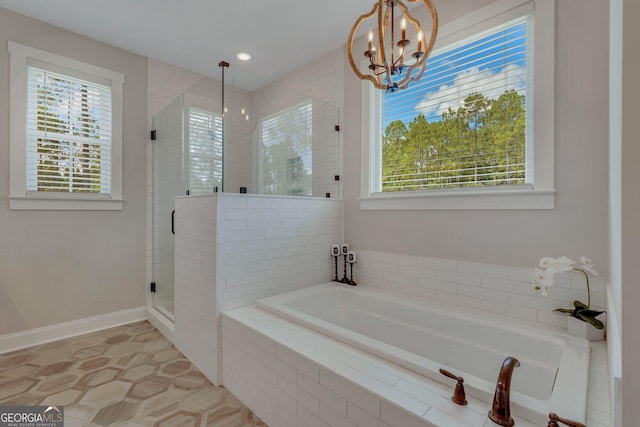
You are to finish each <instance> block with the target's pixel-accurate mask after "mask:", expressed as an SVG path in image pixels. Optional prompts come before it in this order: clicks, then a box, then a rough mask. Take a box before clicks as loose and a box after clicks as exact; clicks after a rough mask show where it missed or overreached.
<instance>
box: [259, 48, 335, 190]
mask: <svg viewBox="0 0 640 427" xmlns="http://www.w3.org/2000/svg"><path fill="white" fill-rule="evenodd" d="M344 55H345V53H344V48H340V49H337V50H335V51H333V52H330V53H329V54H327V55H325V56H323V57H321V58H319V59H317V60H316V61H314V62H312V63H311V64H309V65H307V66H305V67H302V68H300V69H298V70H295V71H294V72H292V73H291V74H289V75H287V76H285V77H284V78H282V79H280V80H278V81H276V82H275V83H273V84H270V85H267V86H265V87H263V88H261V89H258V90H256V91H254V92H253V93H252V110H253V114H254V115H255V116H256V117H268V116H271V115H273V114H276V113H278V112H280V111H282V110H285V109H287V108H290V107H292V106H294V105H297V104H300V103H302V102H303V100H304V99H305V97H311V98H313V100H314V103H313V107H312V108H313V122H314V129H313V143H314V145H313V153H312V162H313V166H312V170H313V184H312V185H313V187H312V192H313V195H314V197H324V196H325V194H326V193H330V194H331V197H332V198H339V197H342V181H339V182H336V181H334V175H341V174H342V148H341V147H342V143H343V138H342V133H341V132H338V133H337V134H336V131H335V130H334V126H335V125H341V124H343V123H344ZM317 101H320V102H317ZM255 143H256V144H257V143H258V141H255ZM254 162H256V164H257V162H258V153H257V150H254ZM256 170H257V169H256ZM252 185H253V188H256V189H257V188H258V175H257V174H254V176H253V181H252Z"/></svg>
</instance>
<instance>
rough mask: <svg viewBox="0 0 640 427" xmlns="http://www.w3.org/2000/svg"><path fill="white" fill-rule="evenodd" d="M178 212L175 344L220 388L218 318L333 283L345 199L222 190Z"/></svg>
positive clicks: (179, 203)
mask: <svg viewBox="0 0 640 427" xmlns="http://www.w3.org/2000/svg"><path fill="white" fill-rule="evenodd" d="M175 209H176V217H175V219H176V220H175V232H176V237H175V277H176V286H175V297H176V301H175V328H176V333H175V344H176V346H177V347H178V348H179V349H180V350H181V351H182V352H183V353H184V354H185V355H186V356H187V357H188V358H189V359H190V360H191V361H193V363H194V364H195V365H196V366H197V367H198V368H199V369H200V370H202V371H203V372H204V373H205V375H207V377H208V378H209V379H211V381H212V382H214V383H215V384H219V383H220V380H219V365H218V358H219V356H218V355H219V345H220V342H219V340H218V335H217V334H218V315H219V313H220V312H222V311H224V310H228V309H232V308H237V307H241V306H245V305H249V304H253V303H255V302H256V301H258V300H259V299H261V298H265V297H268V296H273V295H276V294H280V293H283V292H287V291H291V290H295V289H301V288H304V287H307V286H312V285H317V284H320V283H323V282H327V281H329V280H331V278H332V277H333V269H332V268H333V267H332V263H331V257H330V254H329V248H330V246H331V244H332V243H336V242H342V239H343V235H344V234H343V229H342V227H343V226H342V224H343V222H344V221H343V212H344V208H343V202H342V201H341V200H337V199H320V198H318V199H309V198H300V197H276V196H259V195H252V194H242V195H241V194H227V193H218V194H208V195H201V196H189V197H179V198H176V200H175ZM283 351H286V350H283ZM279 356H280V357H285V356H282V355H279ZM289 357H290V358H291V360H293V359H295V357H296V356H295V354H289ZM292 363H293V362H292ZM300 363H302V362H300ZM298 367H299V368H300V370H302V371H303V372H304V373H305V374H306V375H308V376H309V377H311V378H314V375H313V373H312V372H307V371H304V369H303V368H302V367H301V366H298ZM315 378H316V379H317V373H316V374H315Z"/></svg>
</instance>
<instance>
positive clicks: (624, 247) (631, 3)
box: [611, 0, 640, 426]
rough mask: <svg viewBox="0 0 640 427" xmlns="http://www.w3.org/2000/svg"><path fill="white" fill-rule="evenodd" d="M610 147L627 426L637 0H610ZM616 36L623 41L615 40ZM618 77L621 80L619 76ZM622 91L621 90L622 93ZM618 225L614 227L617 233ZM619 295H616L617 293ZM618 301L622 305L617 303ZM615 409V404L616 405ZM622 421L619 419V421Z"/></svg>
mask: <svg viewBox="0 0 640 427" xmlns="http://www.w3.org/2000/svg"><path fill="white" fill-rule="evenodd" d="M612 11H613V12H614V16H615V18H614V19H613V20H612V32H611V36H612V42H613V43H612V56H611V58H612V68H611V69H612V82H611V83H612V88H614V87H616V86H617V87H618V90H612V111H613V112H619V113H620V115H619V116H616V115H613V114H612V121H611V123H612V130H613V132H612V139H611V144H612V153H613V152H615V151H617V150H619V151H618V152H619V154H620V156H619V157H617V158H615V160H616V161H617V164H615V163H613V164H612V165H611V168H612V171H611V173H612V176H613V175H618V179H619V183H620V185H619V186H618V188H613V189H612V196H613V197H612V202H613V203H616V202H618V200H616V198H617V197H619V201H620V204H619V206H617V207H616V206H613V209H612V211H611V213H612V218H611V228H612V235H613V236H612V237H613V238H612V240H611V242H612V244H611V246H612V248H611V251H612V262H611V264H612V268H614V267H613V266H615V269H616V271H615V275H613V274H612V276H614V277H615V279H616V280H615V281H613V285H614V287H615V288H616V299H621V301H620V302H618V301H617V302H618V304H619V306H618V310H622V313H621V314H622V378H623V380H622V404H623V411H622V416H623V420H622V421H623V423H624V425H625V426H632V425H637V423H638V420H639V419H640V407H638V402H639V401H640V367H639V366H638V360H640V333H638V330H640V315H639V314H638V305H639V304H640V286H639V284H638V259H640V220H639V216H638V215H639V212H640V191H639V190H638V183H639V182H640V173H639V172H638V162H639V161H640V138H639V137H638V117H639V116H640V106H639V105H638V99H639V98H640V83H638V77H639V76H640V50H639V46H638V40H640V28H639V27H638V25H637V20H638V18H640V3H639V2H638V1H637V0H612ZM615 41H618V42H622V43H621V44H617V45H616V44H615ZM620 78H621V80H620ZM620 95H621V96H620ZM616 230H617V233H616ZM619 295H620V296H619ZM620 306H621V307H620ZM616 409H618V408H616ZM621 425H622V424H621Z"/></svg>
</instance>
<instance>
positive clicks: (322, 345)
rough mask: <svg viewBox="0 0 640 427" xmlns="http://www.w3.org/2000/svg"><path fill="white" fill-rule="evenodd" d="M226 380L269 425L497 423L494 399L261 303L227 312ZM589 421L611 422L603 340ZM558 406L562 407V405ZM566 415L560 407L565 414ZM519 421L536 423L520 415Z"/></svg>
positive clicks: (525, 425)
mask: <svg viewBox="0 0 640 427" xmlns="http://www.w3.org/2000/svg"><path fill="white" fill-rule="evenodd" d="M222 339H223V382H224V386H225V387H226V388H227V389H228V390H229V391H231V392H232V393H233V394H234V395H235V396H236V397H238V398H239V399H240V400H241V401H242V402H243V403H244V404H245V405H247V406H248V407H249V408H251V409H252V410H253V411H254V412H256V414H257V415H259V416H260V417H261V418H262V419H263V420H264V421H265V422H266V423H267V424H268V425H269V426H270V427H328V426H332V427H356V426H357V427H389V426H391V427H425V426H428V427H433V426H439V427H469V426H473V427H495V426H496V425H495V424H493V423H492V422H491V421H489V420H488V418H487V411H488V410H489V407H490V404H488V403H486V402H483V401H480V400H478V399H477V398H475V397H472V396H467V400H468V401H469V404H468V405H467V406H465V407H462V406H459V405H455V404H454V403H453V402H451V399H450V398H451V394H452V391H453V387H454V385H453V383H451V384H448V385H443V384H441V383H439V382H436V381H433V380H431V379H429V378H427V377H424V376H421V375H418V374H416V373H414V372H411V371H409V370H407V369H404V368H401V367H399V366H397V365H395V364H392V363H390V362H388V361H386V360H384V359H380V358H377V357H375V356H372V355H371V354H368V353H366V352H364V351H362V350H359V349H356V348H354V347H351V346H348V345H346V344H343V343H341V342H339V341H337V340H334V339H332V338H330V337H327V336H325V335H323V334H320V333H318V332H315V331H312V330H310V329H308V328H305V327H303V326H301V325H298V324H295V323H293V322H290V321H288V320H286V319H284V318H282V317H279V316H276V315H274V314H271V313H269V312H266V311H264V310H261V309H259V308H257V307H255V306H254V307H245V308H241V309H237V310H233V311H230V312H226V313H223V315H222ZM591 346H592V358H591V359H592V361H591V375H590V381H589V388H588V390H589V391H588V394H589V406H588V410H587V425H588V426H589V427H609V426H610V425H611V424H610V423H609V421H608V419H609V414H610V412H609V406H608V387H607V379H606V372H607V365H606V348H605V346H604V343H592V344H591ZM558 412H559V413H560V412H561V411H560V410H558ZM561 415H562V414H561ZM514 418H515V421H516V426H518V427H539V426H540V425H546V423H544V424H533V423H531V422H529V421H526V420H523V419H521V418H519V417H518V416H515V417H514Z"/></svg>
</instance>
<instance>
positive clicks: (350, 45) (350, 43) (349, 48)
mask: <svg viewBox="0 0 640 427" xmlns="http://www.w3.org/2000/svg"><path fill="white" fill-rule="evenodd" d="M380 3H381V2H377V3H375V4H374V5H373V8H372V9H371V11H370V12H369V13H365V14H363V15H360V17H359V18H358V20H357V21H356V23H355V24H353V28H351V33H350V34H349V41H348V43H347V51H348V56H349V63H350V64H351V69H352V70H353V72H354V73H356V75H357V76H358V78H360V79H361V80H369V81H370V82H371V83H373V85H374V86H375V87H376V88H378V89H384V88H385V87H384V86H383V85H382V84H381V82H379V81H378V79H376V78H375V77H373V76H371V75H368V74H363V73H361V72H360V69H359V68H358V67H357V66H356V63H355V61H354V59H353V41H354V38H355V34H356V32H357V31H358V28H359V27H360V24H362V22H363V21H364V20H365V19H367V18H369V17H371V16H372V15H373V14H374V13H376V11H377V10H378V8H379V7H380Z"/></svg>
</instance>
